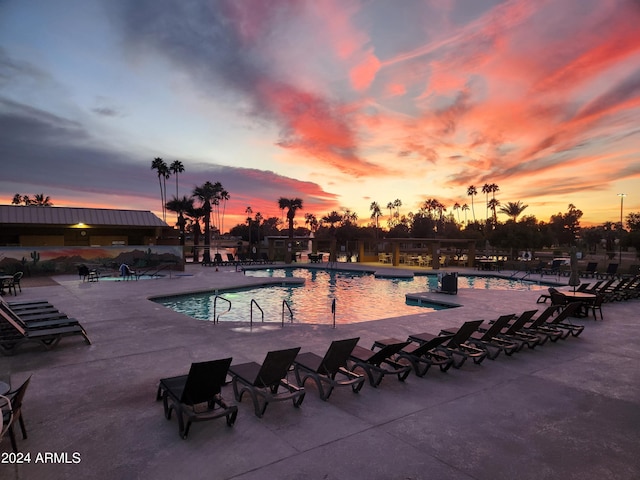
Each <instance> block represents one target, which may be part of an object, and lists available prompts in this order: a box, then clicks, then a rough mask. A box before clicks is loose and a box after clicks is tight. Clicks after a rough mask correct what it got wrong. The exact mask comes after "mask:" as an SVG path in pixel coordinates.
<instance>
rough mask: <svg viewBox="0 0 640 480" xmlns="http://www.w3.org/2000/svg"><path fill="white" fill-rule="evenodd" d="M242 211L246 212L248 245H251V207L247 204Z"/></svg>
mask: <svg viewBox="0 0 640 480" xmlns="http://www.w3.org/2000/svg"><path fill="white" fill-rule="evenodd" d="M244 213H246V214H247V225H249V245H251V214H252V213H253V209H252V208H251V207H250V206H248V207H247V208H245V209H244Z"/></svg>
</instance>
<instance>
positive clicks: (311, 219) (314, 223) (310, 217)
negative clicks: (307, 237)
mask: <svg viewBox="0 0 640 480" xmlns="http://www.w3.org/2000/svg"><path fill="white" fill-rule="evenodd" d="M304 224H305V225H309V230H311V231H312V232H314V233H315V232H316V230H317V229H318V219H317V218H316V216H315V215H314V214H313V213H305V214H304Z"/></svg>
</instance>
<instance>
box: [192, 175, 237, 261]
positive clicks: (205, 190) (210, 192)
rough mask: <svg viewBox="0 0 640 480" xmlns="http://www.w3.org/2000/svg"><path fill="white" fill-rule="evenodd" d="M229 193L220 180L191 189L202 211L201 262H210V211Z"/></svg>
mask: <svg viewBox="0 0 640 480" xmlns="http://www.w3.org/2000/svg"><path fill="white" fill-rule="evenodd" d="M225 195H226V197H227V199H228V198H229V194H228V193H227V192H226V190H225V189H224V188H223V187H222V184H221V183H220V182H216V183H215V184H213V183H211V182H205V183H204V184H203V185H200V186H199V187H196V188H194V189H193V196H194V197H196V198H197V199H198V200H200V202H201V204H202V205H201V208H202V210H203V213H204V255H203V257H202V263H205V264H207V263H211V212H212V211H213V207H214V206H216V207H217V206H219V205H220V200H221V199H223V197H224V196H225Z"/></svg>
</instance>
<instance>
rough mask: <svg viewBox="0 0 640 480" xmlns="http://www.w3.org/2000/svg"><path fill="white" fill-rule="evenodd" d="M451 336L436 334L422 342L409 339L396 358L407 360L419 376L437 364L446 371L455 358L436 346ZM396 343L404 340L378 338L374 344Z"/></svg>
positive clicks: (375, 346)
mask: <svg viewBox="0 0 640 480" xmlns="http://www.w3.org/2000/svg"><path fill="white" fill-rule="evenodd" d="M449 338H450V336H447V335H439V336H434V337H433V338H432V339H431V340H429V341H426V342H424V343H421V344H420V343H416V342H413V341H411V339H409V340H408V341H409V344H408V345H406V346H405V347H403V348H402V350H400V351H399V352H398V353H397V354H396V359H397V360H401V359H404V360H407V361H408V362H409V363H410V364H411V366H412V367H413V371H414V373H415V374H416V375H417V376H418V377H424V376H425V375H426V373H427V371H428V370H429V368H430V367H431V366H432V365H437V366H439V367H440V370H441V371H443V372H446V371H447V370H449V368H451V365H453V359H452V358H451V357H449V356H447V355H445V354H444V353H442V352H438V351H437V350H436V348H437V347H439V346H440V345H442V344H443V343H444V342H446V341H447V340H449ZM394 343H402V340H398V339H397V338H385V339H383V340H376V341H375V342H374V344H373V346H374V348H384V347H386V346H387V345H390V344H394Z"/></svg>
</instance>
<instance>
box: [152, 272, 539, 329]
mask: <svg viewBox="0 0 640 480" xmlns="http://www.w3.org/2000/svg"><path fill="white" fill-rule="evenodd" d="M246 274H247V276H255V277H274V278H283V277H298V278H304V279H305V284H304V285H299V286H284V287H283V286H273V287H266V288H253V289H245V290H237V291H232V292H223V293H220V296H221V297H223V298H224V299H226V300H228V301H229V302H231V310H230V311H229V312H228V313H224V312H226V310H227V308H228V302H227V301H221V300H220V299H218V300H217V301H216V300H215V294H212V293H206V294H194V295H184V296H179V297H171V298H166V299H159V300H156V301H157V302H159V303H161V304H162V305H164V306H167V307H169V308H172V309H173V310H176V311H178V312H181V313H184V314H186V315H189V316H191V317H194V318H197V319H200V320H213V318H214V303H215V304H216V305H215V315H216V316H219V319H220V321H249V319H250V317H251V315H252V313H251V303H252V302H251V300H252V299H253V300H255V302H256V303H257V304H258V305H259V306H260V308H261V309H262V310H263V312H264V321H265V322H280V321H281V320H282V314H283V308H284V314H285V321H288V320H289V318H290V317H289V311H288V309H287V308H286V306H284V307H283V301H286V302H287V303H288V304H289V306H290V307H291V310H292V311H293V318H294V322H297V323H314V324H331V323H332V322H333V314H332V312H331V304H332V302H333V300H334V299H335V301H336V323H355V322H363V321H368V320H376V319H380V318H387V317H396V316H401V315H410V314H416V313H426V312H430V311H434V310H436V309H441V308H443V307H440V306H435V305H433V306H425V305H424V304H423V305H409V304H407V302H406V300H405V295H406V294H407V293H416V292H425V291H428V290H430V289H436V288H437V286H438V284H437V283H438V279H437V277H436V276H418V277H414V278H412V279H380V278H375V277H374V276H373V275H370V274H364V273H359V272H337V271H331V270H315V269H313V270H307V269H274V270H256V271H247V272H246ZM458 287H459V288H490V289H520V290H525V289H534V288H539V287H537V286H536V285H535V284H522V283H521V282H517V281H512V280H511V281H510V280H506V279H498V278H491V277H486V278H485V277H459V278H458ZM261 320H262V314H261V312H260V310H259V309H258V308H257V307H256V306H254V307H253V321H254V322H260V321H261Z"/></svg>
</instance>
